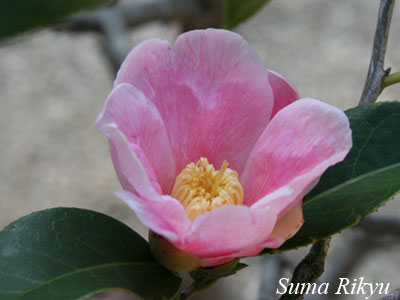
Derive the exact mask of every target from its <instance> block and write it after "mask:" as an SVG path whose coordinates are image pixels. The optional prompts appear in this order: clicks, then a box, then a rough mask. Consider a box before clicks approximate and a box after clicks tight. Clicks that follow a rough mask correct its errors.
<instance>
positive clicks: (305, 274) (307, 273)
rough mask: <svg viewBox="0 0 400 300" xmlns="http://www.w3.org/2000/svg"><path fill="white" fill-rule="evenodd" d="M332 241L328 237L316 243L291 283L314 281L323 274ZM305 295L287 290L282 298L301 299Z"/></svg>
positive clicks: (286, 299)
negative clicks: (290, 292)
mask: <svg viewBox="0 0 400 300" xmlns="http://www.w3.org/2000/svg"><path fill="white" fill-rule="evenodd" d="M330 241H331V239H330V238H328V239H325V240H319V241H317V242H315V243H314V245H313V246H312V247H311V250H310V252H309V253H308V254H307V255H306V257H304V258H303V260H302V261H301V262H300V263H299V264H298V265H297V267H296V269H295V270H294V272H293V277H292V280H291V281H290V283H292V284H293V285H294V286H296V285H297V284H302V283H305V284H307V283H313V282H315V281H316V280H317V279H318V278H319V277H320V276H321V275H322V273H323V272H324V267H325V258H326V255H327V254H328V249H329V244H330ZM304 290H306V289H303V292H304ZM303 297H304V295H303V294H289V291H287V292H286V293H285V294H283V295H282V297H281V298H280V300H301V299H303Z"/></svg>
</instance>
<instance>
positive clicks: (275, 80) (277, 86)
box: [268, 70, 299, 118]
mask: <svg viewBox="0 0 400 300" xmlns="http://www.w3.org/2000/svg"><path fill="white" fill-rule="evenodd" d="M268 80H269V84H270V85H271V88H272V91H273V92H274V109H273V111H272V116H271V118H273V117H274V116H275V115H276V113H277V112H278V111H280V110H281V109H282V108H284V107H285V106H288V105H289V104H290V103H292V102H294V101H296V100H297V99H299V95H298V94H297V91H296V88H295V87H294V86H293V84H291V83H290V82H289V81H287V80H286V78H285V77H283V76H282V75H280V74H278V73H277V72H275V71H272V70H268Z"/></svg>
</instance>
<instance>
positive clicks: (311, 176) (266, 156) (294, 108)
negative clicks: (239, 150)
mask: <svg viewBox="0 0 400 300" xmlns="http://www.w3.org/2000/svg"><path fill="white" fill-rule="evenodd" d="M351 146H352V141H351V130H350V128H349V121H348V119H347V117H346V115H345V114H344V113H343V112H342V111H341V110H339V109H337V108H335V107H333V106H330V105H328V104H326V103H324V102H321V101H319V100H314V99H302V100H298V101H295V102H294V103H292V104H290V105H288V106H286V107H285V108H283V109H282V110H280V111H279V112H278V113H277V114H276V116H275V117H274V118H273V119H272V120H271V122H270V123H269V124H268V126H267V128H266V129H265V131H264V132H263V134H262V135H261V137H260V138H259V140H258V142H257V144H256V146H255V147H254V149H253V151H252V154H251V156H250V158H249V161H248V162H247V164H246V169H245V171H244V174H243V176H242V178H241V183H242V184H243V188H244V194H245V204H246V205H248V206H251V205H253V204H254V203H255V204H254V207H258V208H260V207H263V206H270V207H272V208H273V209H275V210H276V212H277V213H278V214H279V218H281V217H282V216H283V215H284V214H286V213H287V212H288V210H289V209H290V208H292V207H293V206H294V205H295V204H296V203H297V202H298V201H299V199H301V197H303V196H304V195H305V194H306V193H307V192H308V191H309V190H310V189H311V188H312V187H313V186H314V185H315V184H316V183H317V182H318V179H319V177H320V176H321V175H322V173H323V172H324V171H325V170H326V169H327V168H328V167H329V166H331V165H334V164H335V163H337V162H339V161H341V160H343V159H344V157H345V156H346V155H347V153H348V152H349V150H350V148H351ZM277 190H286V191H287V192H285V193H282V195H280V194H279V193H272V192H274V191H277ZM262 198H264V199H262ZM260 199H261V200H260ZM258 200H259V201H258ZM257 201H258V202H257Z"/></svg>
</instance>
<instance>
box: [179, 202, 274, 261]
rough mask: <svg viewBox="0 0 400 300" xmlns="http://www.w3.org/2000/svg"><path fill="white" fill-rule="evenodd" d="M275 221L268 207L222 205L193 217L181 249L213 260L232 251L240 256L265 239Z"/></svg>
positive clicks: (272, 212)
mask: <svg viewBox="0 0 400 300" xmlns="http://www.w3.org/2000/svg"><path fill="white" fill-rule="evenodd" d="M275 222H276V214H275V212H274V210H273V209H270V208H269V207H263V208H261V209H257V210H254V209H251V208H248V207H246V206H243V205H226V206H222V207H219V208H217V209H215V210H213V211H211V212H209V213H205V214H203V215H200V216H198V217H197V218H196V219H194V221H193V222H192V226H191V228H190V230H189V231H188V232H187V236H186V240H185V245H184V247H183V248H181V250H184V251H185V252H189V253H190V254H192V255H195V256H197V257H199V258H200V259H203V258H204V259H210V258H215V259H216V261H218V258H223V257H225V256H228V257H231V256H232V254H234V253H238V254H237V255H240V254H241V253H245V251H246V250H247V249H250V248H251V249H254V248H255V247H256V246H259V245H260V244H261V243H262V242H263V241H265V240H266V238H267V237H268V235H269V234H270V233H271V232H272V230H273V228H274V225H275ZM253 254H255V253H253Z"/></svg>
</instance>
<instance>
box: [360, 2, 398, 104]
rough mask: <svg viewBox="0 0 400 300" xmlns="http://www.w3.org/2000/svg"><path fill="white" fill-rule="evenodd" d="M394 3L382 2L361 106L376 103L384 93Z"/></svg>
mask: <svg viewBox="0 0 400 300" xmlns="http://www.w3.org/2000/svg"><path fill="white" fill-rule="evenodd" d="M394 3H395V0H381V5H380V7H379V14H378V23H377V25H376V31H375V37H374V45H373V48H372V55H371V61H370V63H369V69H368V75H367V80H366V82H365V86H364V90H363V93H362V95H361V99H360V102H359V104H367V103H373V102H375V101H376V99H377V98H378V96H379V94H380V93H381V92H382V82H383V79H384V77H385V76H386V75H388V73H389V71H385V70H384V62H385V54H386V46H387V41H388V36H389V29H390V21H391V19H392V14H393V6H394Z"/></svg>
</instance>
